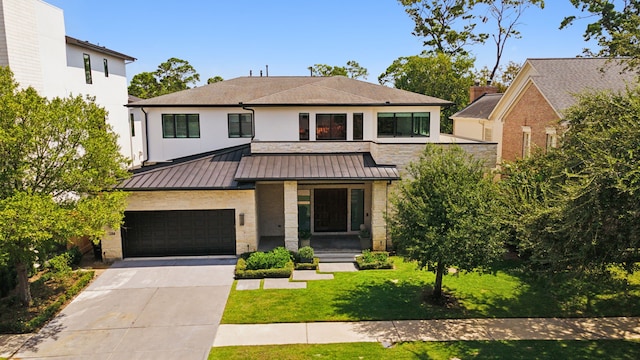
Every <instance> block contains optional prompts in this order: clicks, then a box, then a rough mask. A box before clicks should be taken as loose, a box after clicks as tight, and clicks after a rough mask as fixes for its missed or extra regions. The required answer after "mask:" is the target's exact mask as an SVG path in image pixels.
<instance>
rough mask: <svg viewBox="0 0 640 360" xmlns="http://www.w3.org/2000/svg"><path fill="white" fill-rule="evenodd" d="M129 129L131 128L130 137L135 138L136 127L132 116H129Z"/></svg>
mask: <svg viewBox="0 0 640 360" xmlns="http://www.w3.org/2000/svg"><path fill="white" fill-rule="evenodd" d="M129 127H130V128H131V137H134V136H136V126H135V119H134V117H133V114H129Z"/></svg>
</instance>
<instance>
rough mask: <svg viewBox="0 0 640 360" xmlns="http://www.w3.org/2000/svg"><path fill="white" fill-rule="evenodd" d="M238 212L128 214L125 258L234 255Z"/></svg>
mask: <svg viewBox="0 0 640 360" xmlns="http://www.w3.org/2000/svg"><path fill="white" fill-rule="evenodd" d="M234 220H235V210H233V209H224V210H172V211H127V212H125V217H124V226H123V227H122V242H123V244H122V245H123V246H122V247H123V250H124V254H123V256H124V257H142V256H189V255H234V254H235V253H236V231H235V221H234Z"/></svg>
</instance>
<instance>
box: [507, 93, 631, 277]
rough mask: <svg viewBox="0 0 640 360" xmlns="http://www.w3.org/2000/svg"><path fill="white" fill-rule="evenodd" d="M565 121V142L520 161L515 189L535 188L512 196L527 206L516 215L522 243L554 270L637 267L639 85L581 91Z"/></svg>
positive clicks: (516, 201) (512, 191)
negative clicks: (617, 90)
mask: <svg viewBox="0 0 640 360" xmlns="http://www.w3.org/2000/svg"><path fill="white" fill-rule="evenodd" d="M564 121H566V123H567V125H568V126H569V128H568V130H567V131H566V133H565V134H564V136H563V139H562V145H561V147H560V148H559V149H558V150H557V151H553V152H551V153H549V154H546V155H544V154H540V155H539V156H537V157H534V159H532V160H529V161H527V162H525V163H522V164H519V166H520V167H524V168H525V169H527V171H528V175H526V176H524V175H523V173H516V174H515V175H517V177H520V180H519V181H517V182H515V186H511V187H510V190H509V191H510V193H511V194H518V193H519V192H518V191H514V190H513V189H514V187H515V188H517V187H519V185H518V182H519V183H520V186H522V184H525V185H526V186H525V187H526V188H530V189H537V190H536V192H532V193H531V194H530V195H527V196H522V199H524V200H525V201H522V202H521V201H520V200H518V199H517V198H511V199H510V200H509V201H510V202H511V203H514V204H516V203H521V204H523V205H521V206H520V207H519V209H518V212H519V215H517V216H515V217H514V220H515V221H517V222H519V223H520V224H522V227H521V228H520V230H521V232H522V233H523V234H524V236H523V239H524V240H525V241H523V242H521V246H522V247H523V248H524V249H525V250H527V251H528V252H530V253H531V254H532V256H533V258H534V260H539V261H543V262H545V263H548V264H550V265H552V266H553V268H563V269H564V268H571V269H575V270H584V269H594V268H600V269H603V268H604V267H606V266H607V265H608V264H612V263H615V264H620V265H623V266H626V267H627V268H628V269H631V265H633V264H634V263H635V262H636V261H637V260H638V257H639V256H640V167H639V166H638V164H640V142H638V139H639V138H640V88H636V89H634V90H628V91H626V92H624V93H620V94H617V93H611V92H599V93H589V94H583V95H581V96H580V97H579V100H578V103H577V104H576V105H575V106H573V107H572V108H570V109H569V110H568V112H567V114H566V116H565V119H564ZM532 164H535V166H534V165H532ZM525 174H526V173H525ZM513 175H514V174H513V173H512V174H510V177H513ZM508 181H513V180H511V179H509V180H508Z"/></svg>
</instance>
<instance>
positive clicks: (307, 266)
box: [296, 257, 320, 270]
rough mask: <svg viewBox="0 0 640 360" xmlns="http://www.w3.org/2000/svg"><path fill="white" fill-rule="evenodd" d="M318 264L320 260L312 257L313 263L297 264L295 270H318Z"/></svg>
mask: <svg viewBox="0 0 640 360" xmlns="http://www.w3.org/2000/svg"><path fill="white" fill-rule="evenodd" d="M319 264H320V259H318V258H317V257H314V258H313V262H310V263H304V262H297V263H296V270H318V265H319Z"/></svg>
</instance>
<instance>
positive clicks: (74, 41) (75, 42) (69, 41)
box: [65, 36, 136, 61]
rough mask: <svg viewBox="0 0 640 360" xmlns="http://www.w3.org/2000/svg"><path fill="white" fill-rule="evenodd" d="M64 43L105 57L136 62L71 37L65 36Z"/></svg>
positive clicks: (124, 55)
mask: <svg viewBox="0 0 640 360" xmlns="http://www.w3.org/2000/svg"><path fill="white" fill-rule="evenodd" d="M65 42H66V43H67V44H71V45H76V46H79V47H83V48H85V49H90V50H94V51H97V52H100V53H103V54H107V55H111V56H113V57H117V58H120V59H123V60H128V61H136V58H134V57H133V56H129V55H126V54H123V53H120V52H117V51H114V50H111V49H107V48H106V47H104V46H100V45H96V44H92V43H90V42H88V41H83V40H79V39H76V38H74V37H71V36H65Z"/></svg>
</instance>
